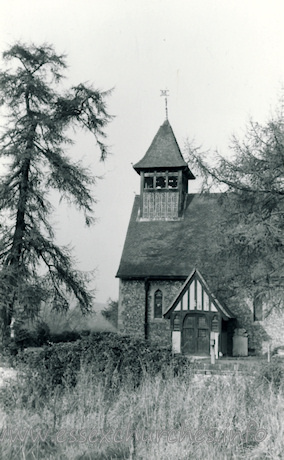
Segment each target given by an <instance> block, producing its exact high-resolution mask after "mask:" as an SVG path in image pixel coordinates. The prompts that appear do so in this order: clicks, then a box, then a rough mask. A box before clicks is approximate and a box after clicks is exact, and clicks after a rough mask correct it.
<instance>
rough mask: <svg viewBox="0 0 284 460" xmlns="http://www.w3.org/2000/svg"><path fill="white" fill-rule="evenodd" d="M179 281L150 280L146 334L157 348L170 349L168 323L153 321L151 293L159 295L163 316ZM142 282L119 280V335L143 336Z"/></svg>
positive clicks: (155, 319) (166, 321) (143, 302)
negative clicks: (161, 296)
mask: <svg viewBox="0 0 284 460" xmlns="http://www.w3.org/2000/svg"><path fill="white" fill-rule="evenodd" d="M182 284H183V281H164V280H161V281H159V280H157V281H156V280H155V281H150V282H149V285H148V299H147V308H148V315H147V323H148V324H147V335H148V339H149V340H150V341H151V342H155V343H158V344H159V346H162V347H169V346H171V330H170V321H169V320H166V319H164V318H154V294H155V291H156V290H157V289H159V290H160V291H162V294H163V313H164V312H165V311H166V309H167V308H168V307H169V305H170V304H171V302H172V301H173V299H174V297H175V296H176V294H177V292H178V290H179V289H180V287H181V286H182ZM145 292H146V291H145V281H144V280H121V281H120V294H119V299H120V300H119V309H118V327H119V330H120V331H121V332H122V333H125V334H133V335H136V336H138V337H144V336H145V303H146V302H145Z"/></svg>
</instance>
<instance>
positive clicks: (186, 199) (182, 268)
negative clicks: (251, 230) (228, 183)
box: [116, 119, 283, 357]
mask: <svg viewBox="0 0 284 460" xmlns="http://www.w3.org/2000/svg"><path fill="white" fill-rule="evenodd" d="M133 168H134V170H135V171H136V173H138V175H139V176H140V195H138V196H135V200H134V204H133V209H132V213H131V217H130V222H129V226H128V231H127V235H126V240H125V243H124V248H123V252H122V257H121V261H120V265H119V269H118V272H117V275H116V276H117V277H118V278H119V281H120V287H119V308H118V328H119V330H120V331H121V332H122V333H125V334H134V335H136V336H140V337H144V338H146V339H148V340H150V341H153V342H155V343H158V344H159V345H160V346H167V347H168V346H171V347H172V350H173V352H175V353H184V354H189V355H198V356H206V355H209V354H210V343H211V344H212V340H214V342H215V352H216V356H217V357H218V356H220V355H231V354H232V353H233V335H234V334H236V330H240V329H241V328H244V327H245V329H246V330H247V331H248V335H249V345H248V346H250V347H251V348H253V349H256V348H257V347H261V343H262V342H263V341H265V340H268V338H269V337H270V336H269V335H268V334H267V331H264V329H263V327H262V323H261V322H259V321H255V318H254V317H253V313H254V312H253V303H249V302H248V305H245V307H244V304H242V305H238V304H236V303H235V304H234V305H233V307H234V308H231V305H230V306H228V305H224V304H222V302H221V301H220V300H218V298H217V296H215V293H214V292H212V290H211V287H210V283H209V280H208V278H207V276H205V274H208V267H207V265H206V261H207V257H206V254H209V251H210V248H211V247H212V244H213V242H212V232H211V229H212V226H213V225H214V223H216V220H218V219H219V218H220V206H219V204H218V199H219V197H220V194H206V195H203V194H198V193H191V190H190V184H191V183H192V181H193V180H194V179H195V176H194V174H193V173H192V171H191V170H190V169H189V166H188V164H187V163H186V162H185V160H184V158H183V156H182V153H181V151H180V148H179V146H178V143H177V141H176V138H175V135H174V133H173V130H172V127H171V125H170V123H169V121H168V119H166V120H165V121H164V123H163V124H162V126H161V127H160V128H159V130H158V132H157V134H156V136H155V137H154V139H153V141H152V143H151V145H150V147H149V149H148V150H147V152H146V154H145V155H144V156H143V158H142V159H141V160H140V161H138V163H136V164H135V165H134V166H133ZM209 278H210V276H209ZM258 319H259V318H258ZM255 323H257V324H255ZM255 326H257V327H255ZM280 335H281V334H279V336H280ZM282 337H283V334H282ZM246 340H247V338H246ZM282 340H283V339H282Z"/></svg>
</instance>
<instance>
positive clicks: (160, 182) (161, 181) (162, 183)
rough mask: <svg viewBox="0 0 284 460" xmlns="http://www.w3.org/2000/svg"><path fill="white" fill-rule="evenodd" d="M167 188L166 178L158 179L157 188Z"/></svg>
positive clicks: (159, 177)
mask: <svg viewBox="0 0 284 460" xmlns="http://www.w3.org/2000/svg"><path fill="white" fill-rule="evenodd" d="M165 187H166V178H165V177H163V176H157V177H156V188H165Z"/></svg>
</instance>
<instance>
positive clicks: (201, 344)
mask: <svg viewBox="0 0 284 460" xmlns="http://www.w3.org/2000/svg"><path fill="white" fill-rule="evenodd" d="M208 319H209V318H207V315H206V314H204V313H196V314H193V313H189V314H187V315H186V316H185V317H184V321H183V325H182V337H181V342H182V352H183V353H184V354H190V355H194V354H198V355H209V353H210V329H209V322H208Z"/></svg>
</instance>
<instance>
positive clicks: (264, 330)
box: [230, 293, 284, 354]
mask: <svg viewBox="0 0 284 460" xmlns="http://www.w3.org/2000/svg"><path fill="white" fill-rule="evenodd" d="M230 308H231V310H232V312H233V313H234V314H235V316H236V318H237V322H238V327H241V328H244V329H246V331H247V333H248V347H249V351H253V350H254V351H255V352H256V353H257V354H261V353H266V352H267V349H268V343H269V344H270V346H271V349H272V350H273V349H274V348H277V347H279V346H284V313H282V312H279V311H276V310H275V309H274V310H272V311H271V312H270V313H268V310H269V307H268V305H266V306H265V305H264V319H263V321H254V318H253V301H252V299H251V298H250V296H249V295H246V293H243V296H242V297H241V296H240V295H239V296H238V298H236V299H233V300H232V303H231V305H230Z"/></svg>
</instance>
